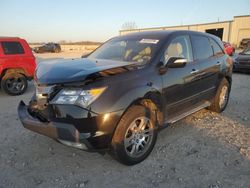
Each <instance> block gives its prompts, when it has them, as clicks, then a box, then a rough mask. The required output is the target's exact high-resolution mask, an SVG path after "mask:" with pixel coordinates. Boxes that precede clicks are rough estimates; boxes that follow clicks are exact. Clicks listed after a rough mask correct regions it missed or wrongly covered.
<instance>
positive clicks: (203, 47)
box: [192, 36, 213, 60]
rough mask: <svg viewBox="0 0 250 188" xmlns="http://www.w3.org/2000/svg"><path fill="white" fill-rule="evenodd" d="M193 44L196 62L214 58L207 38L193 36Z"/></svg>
mask: <svg viewBox="0 0 250 188" xmlns="http://www.w3.org/2000/svg"><path fill="white" fill-rule="evenodd" d="M192 44H193V49H194V54H195V59H196V60H198V59H199V60H201V59H207V58H209V57H211V56H213V50H212V47H211V44H210V42H209V40H208V38H207V37H203V36H192Z"/></svg>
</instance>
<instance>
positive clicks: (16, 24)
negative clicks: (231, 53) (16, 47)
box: [0, 0, 250, 42]
mask: <svg viewBox="0 0 250 188" xmlns="http://www.w3.org/2000/svg"><path fill="white" fill-rule="evenodd" d="M239 15H250V0H209V1H206V0H178V1H173V0H123V1H119V0H99V1H98V0H43V1H38V0H37V1H36V0H0V36H18V37H22V38H25V39H26V40H27V41H28V42H50V41H51V42H58V41H61V40H66V41H71V42H76V41H96V42H104V41H106V40H108V39H109V38H111V37H114V36H117V35H119V30H121V28H122V25H123V24H124V23H125V22H135V23H136V25H137V27H138V28H147V27H162V26H176V25H181V24H183V25H186V24H197V23H207V22H216V21H218V20H219V21H226V20H232V19H233V17H234V16H239Z"/></svg>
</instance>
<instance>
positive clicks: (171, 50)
mask: <svg viewBox="0 0 250 188" xmlns="http://www.w3.org/2000/svg"><path fill="white" fill-rule="evenodd" d="M171 57H181V58H185V59H187V60H188V61H189V62H191V61H193V54H192V48H191V44H190V39H189V36H187V35H185V36H179V37H176V38H175V39H173V40H172V41H171V43H170V45H169V46H168V48H167V50H166V51H165V53H164V62H165V63H167V62H168V60H169V58H171Z"/></svg>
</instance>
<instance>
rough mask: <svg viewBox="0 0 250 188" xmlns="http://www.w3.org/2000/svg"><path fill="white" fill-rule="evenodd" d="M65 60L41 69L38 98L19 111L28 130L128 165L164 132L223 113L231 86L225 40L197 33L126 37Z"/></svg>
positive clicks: (37, 76) (37, 78)
mask: <svg viewBox="0 0 250 188" xmlns="http://www.w3.org/2000/svg"><path fill="white" fill-rule="evenodd" d="M59 61H60V62H54V63H52V62H50V63H44V64H42V63H41V64H39V67H38V68H37V70H36V74H35V85H36V94H35V95H34V97H33V98H32V100H31V101H30V104H29V105H28V106H26V105H25V104H24V102H20V104H19V107H18V113H19V117H20V120H21V122H22V124H23V125H24V127H25V128H27V129H30V130H32V131H35V132H38V133H40V134H43V135H46V136H48V137H51V138H53V139H55V140H57V141H59V142H61V143H63V144H65V145H68V146H72V147H75V148H79V149H83V150H90V151H105V150H107V151H111V152H110V153H112V154H113V155H114V156H115V157H116V158H117V159H118V160H119V161H121V162H122V163H124V164H127V165H133V164H136V163H139V162H141V161H143V160H144V159H145V158H146V157H147V156H148V155H149V154H150V152H151V151H152V149H153V147H154V145H155V142H156V138H157V131H158V130H159V129H160V128H162V127H165V126H167V125H168V124H171V123H174V122H176V121H178V120H180V119H182V118H184V117H185V116H187V115H189V114H192V113H194V112H196V111H198V110H200V109H203V108H209V109H211V110H213V111H216V112H222V111H223V110H224V109H225V108H226V105H227V103H228V99H229V93H230V88H231V82H232V80H231V75H232V60H231V58H230V57H229V56H228V55H226V54H225V52H224V51H223V44H222V42H221V41H220V40H219V38H217V37H215V36H213V35H210V34H205V33H199V32H192V31H154V32H141V33H135V34H129V35H126V36H119V37H116V38H113V39H111V40H109V41H108V42H106V43H104V44H103V45H102V46H101V47H99V48H98V49H97V50H95V51H94V52H92V53H91V54H90V55H89V56H88V57H87V58H82V59H75V60H59Z"/></svg>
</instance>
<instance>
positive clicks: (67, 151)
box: [0, 73, 250, 188]
mask: <svg viewBox="0 0 250 188" xmlns="http://www.w3.org/2000/svg"><path fill="white" fill-rule="evenodd" d="M249 81H250V75H248V74H239V73H237V74H234V75H233V86H232V93H231V97H230V102H229V105H228V107H227V109H226V111H225V112H223V113H222V114H216V113H213V112H209V111H207V110H202V111H200V112H197V113H195V114H193V115H191V116H189V117H187V118H186V119H183V120H181V121H179V122H177V123H175V124H173V125H172V126H170V127H168V128H166V129H164V130H162V131H161V132H160V133H159V136H158V141H157V144H156V145H155V148H154V150H153V152H152V153H151V155H150V156H149V157H148V158H147V159H146V160H145V161H144V162H142V163H140V164H138V165H135V166H130V167H128V166H124V165H122V164H120V163H118V162H117V161H115V160H114V159H113V158H111V157H110V156H109V155H107V154H106V155H103V156H102V155H100V154H98V153H89V152H84V151H81V150H77V149H74V148H70V147H67V146H64V145H62V144H59V143H57V142H55V141H53V140H51V139H49V138H47V137H44V136H41V135H38V134H36V133H33V132H30V131H28V130H26V129H24V128H23V127H22V125H21V123H20V121H19V120H18V117H17V111H16V107H17V105H18V103H19V101H20V100H24V101H25V102H28V101H29V99H30V97H31V95H32V93H33V92H34V86H33V84H32V83H30V87H29V89H28V92H27V93H26V94H25V95H22V96H19V97H11V96H7V95H6V94H4V93H3V92H2V91H0V106H1V113H0V129H1V131H0V188H2V187H4V188H5V187H25V188H26V187H27V188H28V187H208V188H218V187H226V188H227V187H244V188H245V187H250V97H249V93H250V85H249Z"/></svg>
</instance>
